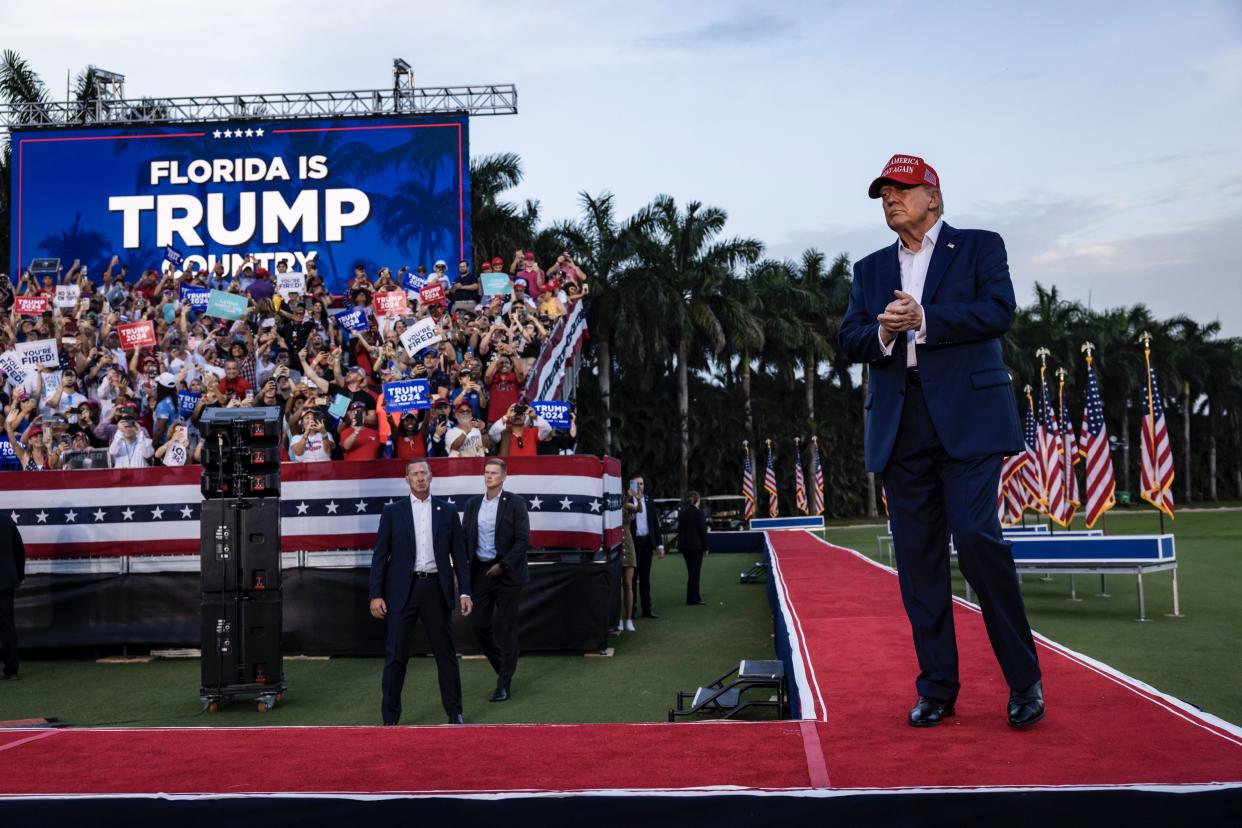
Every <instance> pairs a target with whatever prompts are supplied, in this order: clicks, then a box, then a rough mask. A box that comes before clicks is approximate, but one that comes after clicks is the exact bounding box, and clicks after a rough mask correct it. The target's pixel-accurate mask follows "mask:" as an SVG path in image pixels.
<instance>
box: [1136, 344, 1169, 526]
mask: <svg viewBox="0 0 1242 828" xmlns="http://www.w3.org/2000/svg"><path fill="white" fill-rule="evenodd" d="M1143 354H1144V358H1145V359H1146V361H1147V382H1146V383H1144V388H1143V425H1142V431H1143V464H1142V468H1141V470H1140V472H1139V490H1140V492H1141V494H1142V497H1143V500H1146V501H1147V502H1148V503H1150V504H1151V505H1152V506H1155V507H1156V508H1157V509H1159V510H1160V511H1162V512H1164V513H1165V514H1166V515H1168V516H1169V517H1173V447H1172V445H1170V443H1169V429H1168V426H1167V425H1166V424H1165V421H1164V403H1163V402H1162V401H1161V399H1160V386H1158V385H1157V384H1156V370H1155V369H1154V368H1152V367H1151V350H1150V348H1146V347H1145V348H1144V350H1143Z"/></svg>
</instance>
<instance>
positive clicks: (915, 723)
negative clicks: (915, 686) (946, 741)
mask: <svg viewBox="0 0 1242 828" xmlns="http://www.w3.org/2000/svg"><path fill="white" fill-rule="evenodd" d="M953 714H954V710H953V701H951V700H950V701H941V700H940V699H929V698H928V697H927V696H919V701H918V704H916V705H914V707H912V708H910V715H909V717H908V719H907V721H909V722H910V726H911V727H934V726H936V725H938V724H940V723H941V722H943V721H944V720H945V719H947V718H949V717H950V716H952V715H953Z"/></svg>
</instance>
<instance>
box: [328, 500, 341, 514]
mask: <svg viewBox="0 0 1242 828" xmlns="http://www.w3.org/2000/svg"><path fill="white" fill-rule="evenodd" d="M339 508H340V507H339V506H337V505H336V501H335V500H329V501H328V506H327V509H328V514H330V515H335V514H336V510H337V509H339Z"/></svg>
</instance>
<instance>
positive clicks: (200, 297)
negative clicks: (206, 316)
mask: <svg viewBox="0 0 1242 828" xmlns="http://www.w3.org/2000/svg"><path fill="white" fill-rule="evenodd" d="M210 299H211V289H210V288H205V287H199V286H198V285H182V286H181V301H182V302H185V303H186V304H188V305H189V306H190V310H197V311H201V310H206V309H207V303H208V301H210Z"/></svg>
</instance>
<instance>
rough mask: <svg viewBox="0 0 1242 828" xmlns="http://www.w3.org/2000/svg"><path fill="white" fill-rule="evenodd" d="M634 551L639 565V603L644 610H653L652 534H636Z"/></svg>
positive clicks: (637, 574)
mask: <svg viewBox="0 0 1242 828" xmlns="http://www.w3.org/2000/svg"><path fill="white" fill-rule="evenodd" d="M634 552H635V553H636V554H637V557H638V567H637V568H636V569H635V570H634V582H635V586H637V587H638V604H639V606H640V607H642V612H643V614H644V615H647V614H648V613H650V612H651V562H652V560H654V559H655V542H654V541H653V539H652V537H651V535H643V536H641V537H640V536H639V535H635V536H634Z"/></svg>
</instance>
